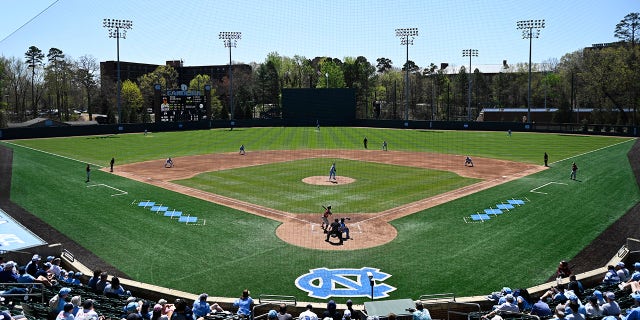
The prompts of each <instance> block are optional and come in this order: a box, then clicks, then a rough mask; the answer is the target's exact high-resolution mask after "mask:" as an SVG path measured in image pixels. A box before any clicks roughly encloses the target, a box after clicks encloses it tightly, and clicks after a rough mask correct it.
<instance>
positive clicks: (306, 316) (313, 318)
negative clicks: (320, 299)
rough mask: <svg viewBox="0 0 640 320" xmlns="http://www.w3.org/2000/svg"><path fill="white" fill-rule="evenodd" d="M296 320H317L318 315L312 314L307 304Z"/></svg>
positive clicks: (311, 309) (311, 307) (310, 306)
mask: <svg viewBox="0 0 640 320" xmlns="http://www.w3.org/2000/svg"><path fill="white" fill-rule="evenodd" d="M347 306H348V304H347ZM352 314H353V313H352ZM298 319H299V320H318V315H317V314H316V313H315V312H313V306H312V305H311V304H308V305H307V310H305V311H303V312H302V313H300V315H299V316H298Z"/></svg>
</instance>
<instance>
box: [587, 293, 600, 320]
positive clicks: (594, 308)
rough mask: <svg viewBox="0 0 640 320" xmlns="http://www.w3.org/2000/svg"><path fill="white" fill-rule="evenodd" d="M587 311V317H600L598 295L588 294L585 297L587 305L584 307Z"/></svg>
mask: <svg viewBox="0 0 640 320" xmlns="http://www.w3.org/2000/svg"><path fill="white" fill-rule="evenodd" d="M584 309H585V311H586V312H587V317H589V318H594V317H602V308H600V304H598V297H596V296H595V295H590V296H589V298H587V305H585V307H584Z"/></svg>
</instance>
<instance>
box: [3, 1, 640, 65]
mask: <svg viewBox="0 0 640 320" xmlns="http://www.w3.org/2000/svg"><path fill="white" fill-rule="evenodd" d="M1 3H2V9H3V10H2V11H3V15H2V16H3V17H2V19H0V40H1V41H0V55H3V56H5V57H11V56H14V57H18V58H20V59H23V58H24V52H26V51H27V49H28V47H29V46H31V45H35V46H37V47H38V48H40V49H41V50H43V51H44V52H45V54H46V52H47V51H48V50H49V48H51V47H56V48H59V49H61V50H62V51H63V52H64V53H65V54H67V55H68V56H71V57H73V58H78V57H79V56H82V55H92V56H94V57H95V58H96V59H97V60H98V61H105V60H115V59H116V40H115V39H112V38H109V37H108V32H107V30H106V29H105V28H103V27H102V19H103V18H116V19H129V20H132V21H133V29H132V30H129V32H128V33H127V38H126V39H122V40H121V41H120V59H121V60H122V61H133V62H141V63H153V64H164V63H165V61H166V60H179V59H182V60H183V61H184V63H185V65H217V64H226V63H228V61H229V51H228V49H227V48H225V47H224V45H223V43H222V41H221V40H219V39H218V33H219V32H220V31H240V32H242V39H241V40H240V41H239V42H238V46H237V48H234V49H233V51H232V58H233V61H235V62H244V63H249V62H263V61H264V60H265V58H266V56H267V54H268V53H270V52H278V53H279V54H280V55H283V56H289V57H293V56H294V55H296V54H298V55H302V56H305V57H307V58H314V57H316V56H331V57H337V58H340V59H343V58H344V57H346V56H352V57H356V56H360V55H362V56H365V57H366V58H367V59H368V60H369V61H370V62H371V63H373V64H374V65H375V60H376V59H377V58H379V57H385V58H389V59H391V60H392V61H393V64H394V66H397V67H399V66H401V65H402V64H403V63H404V61H405V58H406V51H405V50H406V48H405V47H404V46H402V45H401V44H400V39H398V38H397V37H396V36H395V29H396V28H410V27H415V28H418V29H419V35H418V37H416V38H415V39H414V44H413V45H412V46H409V59H410V60H413V61H414V62H416V64H418V66H420V67H425V66H427V65H429V64H430V63H435V64H436V65H439V64H440V63H441V62H448V63H449V64H450V65H452V66H454V65H463V64H464V65H468V63H469V60H468V58H463V57H462V50H463V49H477V50H478V51H479V56H478V57H477V58H475V57H474V58H473V64H474V65H475V64H501V63H502V60H508V61H509V63H510V64H512V63H518V62H527V61H528V54H529V43H528V40H525V39H522V32H521V31H520V30H517V29H516V21H518V20H528V19H545V20H546V28H545V29H543V30H542V31H541V35H540V38H538V39H533V57H532V60H533V62H534V63H535V62H542V61H544V60H548V59H550V58H557V59H560V58H561V57H562V56H563V55H564V54H566V53H570V52H573V51H576V50H580V49H582V48H584V47H586V46H590V45H591V44H594V43H603V42H612V41H616V40H617V39H616V38H614V36H613V32H614V28H615V25H616V24H617V23H618V22H619V21H620V20H621V19H622V18H623V17H624V16H625V15H626V14H628V13H630V12H638V11H640V1H638V0H609V1H602V0H597V1H596V0H581V1H578V0H538V1H516V0H511V1H508V0H492V1H487V0H485V1H480V0H464V1H463V0H448V1H444V0H443V1H435V0H433V1H430V0H423V1H419V0H415V1H409V0H400V1H393V0H387V1H380V0H351V1H335V0H317V1H304V0H281V1H269V0H266V1H257V0H234V1H217V0H185V1H175V0H173V1H169V0H109V1H107V0H100V1H98V0H58V1H55V0H28V1H23V0H3V1H2V2H1ZM51 4H53V5H51ZM50 5H51V7H50V8H49V9H47V10H45V11H44V12H42V13H41V14H40V15H38V13H40V12H41V11H42V10H44V9H45V8H47V7H49V6H50ZM36 16H37V17H36ZM34 17H35V18H34ZM30 19H33V20H32V21H30V22H29V23H27V24H26V25H24V26H23V27H22V28H20V26H22V25H23V24H25V23H26V22H27V21H29V20H30ZM18 28H20V29H19V30H17V29H18ZM16 30H17V31H16ZM14 31H15V32H14ZM2 39H4V40H2Z"/></svg>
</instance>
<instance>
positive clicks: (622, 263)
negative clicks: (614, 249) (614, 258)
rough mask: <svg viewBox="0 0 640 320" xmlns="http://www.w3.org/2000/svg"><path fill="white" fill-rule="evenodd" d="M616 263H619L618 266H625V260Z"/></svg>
mask: <svg viewBox="0 0 640 320" xmlns="http://www.w3.org/2000/svg"><path fill="white" fill-rule="evenodd" d="M616 265H617V266H618V267H621V268H624V262H622V261H620V262H618V263H616Z"/></svg>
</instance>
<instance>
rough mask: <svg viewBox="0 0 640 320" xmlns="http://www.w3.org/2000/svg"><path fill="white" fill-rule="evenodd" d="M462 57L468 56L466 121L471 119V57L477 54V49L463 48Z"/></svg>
mask: <svg viewBox="0 0 640 320" xmlns="http://www.w3.org/2000/svg"><path fill="white" fill-rule="evenodd" d="M462 56H463V57H469V97H468V102H467V121H471V57H477V56H478V50H477V49H463V50H462Z"/></svg>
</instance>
